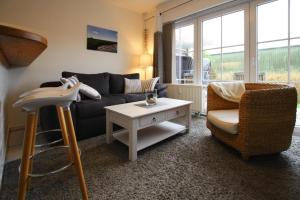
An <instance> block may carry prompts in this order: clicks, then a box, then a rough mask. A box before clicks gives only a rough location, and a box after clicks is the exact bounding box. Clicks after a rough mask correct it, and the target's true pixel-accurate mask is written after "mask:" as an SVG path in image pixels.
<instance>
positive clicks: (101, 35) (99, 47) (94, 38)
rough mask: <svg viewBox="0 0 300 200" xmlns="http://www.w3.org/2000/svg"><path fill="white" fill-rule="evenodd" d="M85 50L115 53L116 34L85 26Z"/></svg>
mask: <svg viewBox="0 0 300 200" xmlns="http://www.w3.org/2000/svg"><path fill="white" fill-rule="evenodd" d="M87 49H88V50H95V51H106V52H111V53H117V52H118V32H117V31H113V30H109V29H105V28H99V27H96V26H91V25H87Z"/></svg>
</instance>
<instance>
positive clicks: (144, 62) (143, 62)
mask: <svg viewBox="0 0 300 200" xmlns="http://www.w3.org/2000/svg"><path fill="white" fill-rule="evenodd" d="M140 66H141V67H142V68H143V70H144V71H145V75H144V77H145V79H147V68H148V67H150V66H152V55H150V54H149V53H147V52H145V53H144V54H142V55H141V56H140Z"/></svg>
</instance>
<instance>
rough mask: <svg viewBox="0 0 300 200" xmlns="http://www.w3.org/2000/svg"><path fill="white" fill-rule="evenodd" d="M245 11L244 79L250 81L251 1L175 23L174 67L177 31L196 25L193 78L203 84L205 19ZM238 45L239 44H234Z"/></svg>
mask: <svg viewBox="0 0 300 200" xmlns="http://www.w3.org/2000/svg"><path fill="white" fill-rule="evenodd" d="M242 10H243V11H244V81H245V82H249V80H250V78H249V77H250V75H249V71H250V70H249V63H250V62H249V57H250V51H249V49H250V47H249V45H250V42H249V37H250V34H249V29H250V28H249V27H250V26H249V3H243V4H240V5H237V6H234V7H231V8H226V9H221V10H220V11H217V12H214V13H210V14H207V15H203V16H200V17H195V18H194V19H188V20H184V21H180V22H177V23H175V26H174V37H173V52H174V53H173V67H172V69H175V68H176V39H175V32H176V29H177V28H182V27H185V26H189V25H192V24H193V25H194V65H195V66H194V69H195V76H194V78H193V80H194V84H202V83H203V82H202V81H203V80H202V68H203V66H202V57H203V56H202V44H203V38H202V35H203V34H202V33H203V27H202V22H203V21H205V20H209V19H213V18H215V17H218V16H224V15H226V14H230V13H235V12H239V11H242ZM234 46H238V45H234ZM172 71H173V72H172V74H173V75H172V83H176V84H178V83H177V77H176V70H172ZM174 71H175V72H174Z"/></svg>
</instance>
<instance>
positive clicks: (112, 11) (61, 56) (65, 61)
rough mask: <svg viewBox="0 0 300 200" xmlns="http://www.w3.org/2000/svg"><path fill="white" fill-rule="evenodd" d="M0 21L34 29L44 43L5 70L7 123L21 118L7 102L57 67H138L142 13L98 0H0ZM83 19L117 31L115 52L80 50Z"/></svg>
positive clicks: (57, 74)
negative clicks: (30, 58)
mask: <svg viewBox="0 0 300 200" xmlns="http://www.w3.org/2000/svg"><path fill="white" fill-rule="evenodd" d="M0 23H1V24H8V25H13V26H16V27H19V28H23V29H26V30H30V31H32V32H36V33H39V34H41V35H43V36H45V37H46V38H47V39H48V48H47V49H46V50H45V51H44V52H43V53H42V54H41V55H40V56H39V57H38V58H37V59H36V60H35V61H34V62H33V63H32V64H31V65H30V66H29V67H26V68H18V69H12V70H9V71H10V72H9V73H10V75H9V76H10V80H11V84H10V86H9V93H8V104H7V105H8V126H9V127H13V126H16V125H20V124H24V113H21V112H20V111H19V110H16V109H13V108H12V107H11V105H12V103H13V102H14V101H15V100H16V97H17V95H19V94H20V93H21V92H23V91H26V90H29V89H33V88H36V87H39V85H40V84H41V83H42V82H46V81H53V80H58V79H59V77H60V74H61V72H62V71H63V70H69V71H75V72H82V73H99V72H105V71H108V72H112V73H127V72H134V71H138V68H136V67H137V65H138V55H140V54H141V53H142V51H143V42H142V38H143V33H142V31H143V16H142V15H141V14H138V13H135V12H132V11H129V10H126V9H124V8H119V7H116V6H114V5H112V4H110V3H109V1H104V0H89V1H84V0H63V1H61V0H51V1H36V0H27V1H22V0H1V2H0ZM87 24H90V25H94V26H99V27H103V28H108V29H112V30H116V31H118V53H117V54H114V53H106V52H99V51H90V50H86V26H87Z"/></svg>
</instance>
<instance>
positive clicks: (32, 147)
mask: <svg viewBox="0 0 300 200" xmlns="http://www.w3.org/2000/svg"><path fill="white" fill-rule="evenodd" d="M38 116H39V115H38V112H37V113H36V116H35V120H34V127H33V134H34V135H33V138H32V145H31V150H30V156H32V155H33V154H34V150H35V140H36V129H37V125H38V118H39V117H38ZM32 163H33V159H29V172H28V173H32ZM30 181H31V177H28V181H27V190H29V189H30Z"/></svg>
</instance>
